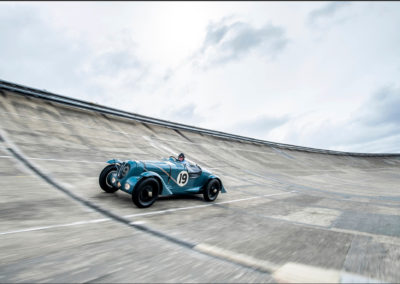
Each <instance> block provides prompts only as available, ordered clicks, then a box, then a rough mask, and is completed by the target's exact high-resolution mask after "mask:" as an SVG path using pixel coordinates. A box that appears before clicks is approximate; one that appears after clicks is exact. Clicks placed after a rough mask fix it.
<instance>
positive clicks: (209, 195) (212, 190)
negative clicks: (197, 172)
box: [203, 179, 221, 201]
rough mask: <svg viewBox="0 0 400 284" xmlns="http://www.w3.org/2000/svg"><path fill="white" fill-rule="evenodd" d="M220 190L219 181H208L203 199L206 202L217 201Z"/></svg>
mask: <svg viewBox="0 0 400 284" xmlns="http://www.w3.org/2000/svg"><path fill="white" fill-rule="evenodd" d="M220 190H221V184H220V182H219V180H217V179H212V180H210V181H209V182H208V183H207V185H206V187H205V188H204V191H203V197H204V199H205V200H206V201H214V200H215V199H217V196H218V193H219V192H220Z"/></svg>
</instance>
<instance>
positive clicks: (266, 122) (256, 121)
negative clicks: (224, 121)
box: [230, 115, 290, 137]
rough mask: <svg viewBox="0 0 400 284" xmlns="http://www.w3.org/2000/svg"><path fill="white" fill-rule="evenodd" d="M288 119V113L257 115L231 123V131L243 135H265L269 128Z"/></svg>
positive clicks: (275, 126)
mask: <svg viewBox="0 0 400 284" xmlns="http://www.w3.org/2000/svg"><path fill="white" fill-rule="evenodd" d="M289 120H290V117H289V116H288V115H285V116H281V117H270V116H266V115H262V116H258V117H256V118H253V119H249V120H245V121H240V122H239V123H236V124H234V125H232V126H231V127H230V128H231V131H232V132H234V133H237V134H241V135H244V136H251V137H255V134H258V135H257V136H258V137H263V136H266V135H267V134H268V133H269V132H270V131H271V130H273V129H274V128H277V127H279V126H282V125H283V124H285V123H286V122H288V121H289Z"/></svg>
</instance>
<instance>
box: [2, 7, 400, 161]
mask: <svg viewBox="0 0 400 284" xmlns="http://www.w3.org/2000/svg"><path fill="white" fill-rule="evenodd" d="M0 78H1V79H3V80H7V81H12V82H15V83H20V84H24V85H28V86H30V87H35V88H39V89H46V90H48V91H52V92H55V93H58V94H62V95H66V96H71V97H75V98H79V99H83V100H87V101H91V102H95V103H99V104H103V105H108V106H112V107H116V108H120V109H124V110H127V111H131V112H135V113H139V114H143V115H149V116H153V117H156V118H162V119H167V120H171V121H175V122H181V123H185V124H191V125H195V126H200V127H205V128H209V129H214V130H220V131H225V132H230V133H234V134H239V135H244V136H250V137H254V138H259V139H264V140H269V141H274V142H281V143H288V144H295V145H301V146H308V147H316V148H323V149H332V150H342V151H352V152H394V153H400V2H183V3H182V2H150V3H147V2H117V3H115V2H19V3H18V2H17V3H13V2H0Z"/></svg>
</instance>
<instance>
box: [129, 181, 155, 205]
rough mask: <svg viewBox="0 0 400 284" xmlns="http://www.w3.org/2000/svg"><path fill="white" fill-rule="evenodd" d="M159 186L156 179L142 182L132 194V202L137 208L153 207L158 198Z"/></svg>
mask: <svg viewBox="0 0 400 284" xmlns="http://www.w3.org/2000/svg"><path fill="white" fill-rule="evenodd" d="M158 191H159V185H158V182H157V180H156V179H154V178H147V179H145V180H143V181H142V182H141V183H140V184H139V185H138V186H137V188H135V189H134V191H133V193H132V201H133V203H135V205H136V206H137V207H139V208H146V207H150V206H151V205H153V203H154V202H155V201H156V200H157V198H158Z"/></svg>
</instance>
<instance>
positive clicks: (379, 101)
mask: <svg viewBox="0 0 400 284" xmlns="http://www.w3.org/2000/svg"><path fill="white" fill-rule="evenodd" d="M399 109H400V88H398V87H394V86H385V87H382V88H379V89H378V90H377V91H376V92H374V93H373V94H372V95H371V96H370V98H369V99H367V100H366V101H365V102H364V103H363V104H362V105H361V106H360V108H358V109H357V110H356V111H355V112H354V113H353V114H352V115H351V116H350V117H349V118H347V119H342V120H338V121H332V120H329V119H324V120H316V119H312V118H310V117H302V118H300V119H296V121H290V122H289V124H288V125H287V127H286V129H285V132H286V135H285V137H284V139H283V140H285V141H292V142H291V144H296V145H304V146H309V147H316V148H323V149H331V150H340V151H355V152H363V153H368V152H381V153H382V152H397V153H400V113H399V111H398V110H399ZM318 116H320V117H322V116H321V115H320V114H317V116H316V117H318Z"/></svg>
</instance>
